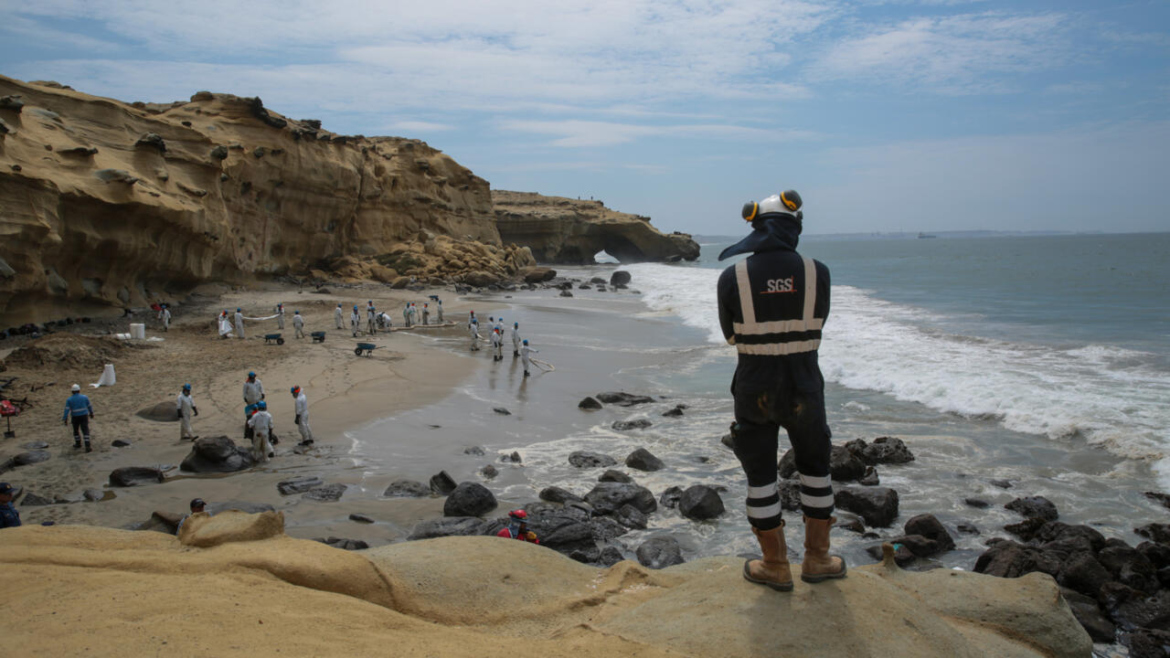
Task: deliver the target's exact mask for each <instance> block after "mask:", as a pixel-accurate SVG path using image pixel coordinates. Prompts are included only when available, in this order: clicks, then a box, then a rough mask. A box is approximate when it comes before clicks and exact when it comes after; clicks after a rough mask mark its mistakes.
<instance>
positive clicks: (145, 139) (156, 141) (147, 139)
mask: <svg viewBox="0 0 1170 658" xmlns="http://www.w3.org/2000/svg"><path fill="white" fill-rule="evenodd" d="M134 146H136V147H137V146H148V147H150V148H154V149H158V152H159V153H166V151H167V144H166V142H164V141H163V138H162V137H161V136H160V135H158V134H157V133H146V134H144V135H143V136H142V137H139V138H138V141H137V142H135V143H134Z"/></svg>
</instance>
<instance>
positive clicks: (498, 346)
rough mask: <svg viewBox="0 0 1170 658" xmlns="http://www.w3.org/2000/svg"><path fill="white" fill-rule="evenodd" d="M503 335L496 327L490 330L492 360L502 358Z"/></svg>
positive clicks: (500, 359)
mask: <svg viewBox="0 0 1170 658" xmlns="http://www.w3.org/2000/svg"><path fill="white" fill-rule="evenodd" d="M503 349H504V337H503V336H501V335H500V330H499V329H498V328H496V329H493V330H492V361H503V360H504V354H503Z"/></svg>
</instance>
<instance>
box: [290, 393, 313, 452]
mask: <svg viewBox="0 0 1170 658" xmlns="http://www.w3.org/2000/svg"><path fill="white" fill-rule="evenodd" d="M290 391H291V392H292V396H293V400H294V401H295V406H296V414H297V418H296V420H295V421H293V422H295V423H296V426H297V429H299V430H300V431H301V445H303V446H311V445H313V430H312V429H311V428H310V427H309V399H308V398H306V397H305V394H304V393H303V392H302V391H301V387H300V386H294V387H292V389H290Z"/></svg>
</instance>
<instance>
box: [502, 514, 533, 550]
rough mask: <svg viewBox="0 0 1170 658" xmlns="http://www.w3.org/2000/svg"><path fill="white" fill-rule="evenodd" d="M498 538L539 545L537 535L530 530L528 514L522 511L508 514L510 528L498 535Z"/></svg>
mask: <svg viewBox="0 0 1170 658" xmlns="http://www.w3.org/2000/svg"><path fill="white" fill-rule="evenodd" d="M496 536H497V537H504V538H506V539H519V540H520V541H526V542H529V543H532V544H539V543H540V540H539V539H537V537H536V533H535V532H532V531H531V530H529V529H528V513H527V512H525V511H524V510H522V509H518V510H512V511H511V512H508V527H507V528H504V529H503V530H500V531H499V532H497V533H496Z"/></svg>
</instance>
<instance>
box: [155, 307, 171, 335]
mask: <svg viewBox="0 0 1170 658" xmlns="http://www.w3.org/2000/svg"><path fill="white" fill-rule="evenodd" d="M158 319H159V320H161V321H162V326H163V331H170V330H171V308H170V306H168V305H167V304H163V305H162V310H161V311H159V312H158Z"/></svg>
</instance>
